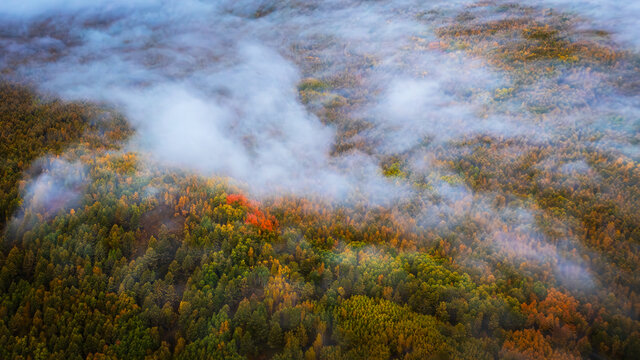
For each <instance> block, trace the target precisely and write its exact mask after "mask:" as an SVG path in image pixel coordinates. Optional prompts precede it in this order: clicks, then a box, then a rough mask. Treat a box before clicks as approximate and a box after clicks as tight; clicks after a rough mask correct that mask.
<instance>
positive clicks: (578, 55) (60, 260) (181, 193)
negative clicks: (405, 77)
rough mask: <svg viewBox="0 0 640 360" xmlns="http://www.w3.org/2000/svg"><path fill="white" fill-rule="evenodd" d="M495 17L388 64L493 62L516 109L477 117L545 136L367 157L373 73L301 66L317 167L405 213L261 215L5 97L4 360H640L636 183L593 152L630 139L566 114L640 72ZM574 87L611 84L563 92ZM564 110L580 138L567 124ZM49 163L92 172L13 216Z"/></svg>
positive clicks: (540, 17)
mask: <svg viewBox="0 0 640 360" xmlns="http://www.w3.org/2000/svg"><path fill="white" fill-rule="evenodd" d="M489 3H490V2H489ZM479 9H480V10H478V11H480V12H482V11H484V10H483V9H484V8H483V7H479ZM494 10H495V9H494ZM470 11H471V10H470ZM499 11H500V13H501V14H504V13H509V12H511V13H512V14H513V15H514V16H512V17H510V18H509V17H507V16H504V17H505V19H506V20H505V19H502V20H490V21H488V22H487V21H483V20H482V19H484V17H490V16H487V14H482V13H480V14H479V13H472V12H469V13H463V14H459V15H458V17H468V18H471V20H474V21H475V22H474V21H471V20H469V21H468V22H467V24H469V23H470V24H472V25H468V26H462V25H455V24H448V23H447V24H442V27H441V28H439V29H438V31H437V36H438V38H439V41H437V42H433V43H425V40H424V39H422V38H415V39H413V40H414V45H415V47H414V48H411V49H407V54H398V56H399V57H403V56H409V55H408V54H410V53H411V52H414V51H425V50H426V49H428V50H429V51H433V50H438V51H442V52H444V53H446V54H448V55H449V56H451V57H456V56H473V57H476V58H477V59H481V60H482V61H487V62H488V63H489V64H491V65H492V66H493V67H494V68H496V69H499V70H500V71H503V72H504V73H505V74H506V75H505V76H507V77H509V79H510V80H511V81H512V85H513V86H511V87H508V88H500V89H496V90H495V91H491V92H490V93H489V94H483V96H485V97H488V99H489V103H488V105H487V106H486V107H484V108H483V109H482V110H481V112H484V113H483V114H484V115H487V116H489V115H496V114H498V115H504V116H508V117H509V118H510V119H514V122H518V123H522V124H533V125H536V126H544V127H549V128H551V129H553V131H549V132H548V134H550V136H547V137H541V138H539V139H538V138H534V137H532V136H526V135H527V134H525V135H521V136H503V135H501V134H496V133H494V134H480V135H469V136H465V137H463V138H461V139H456V140H452V141H448V142H437V141H432V140H433V139H425V141H424V143H422V144H420V145H419V146H417V147H415V148H412V149H409V150H407V151H404V152H401V153H385V154H381V153H376V150H375V149H376V144H375V141H376V140H375V139H372V138H367V137H366V136H362V135H363V134H365V133H366V131H368V130H371V129H372V128H373V127H374V126H375V125H374V124H371V123H369V122H367V121H366V120H364V119H362V118H360V117H358V116H356V115H357V114H358V110H359V109H360V107H361V106H362V104H364V103H366V102H367V101H369V100H370V99H371V97H372V96H373V95H372V94H374V93H375V91H376V89H372V88H370V87H369V86H370V84H368V83H367V81H366V79H367V76H368V75H369V71H371V69H372V68H374V67H375V66H376V59H373V58H369V57H367V56H356V55H354V56H349V57H348V59H346V60H344V63H341V64H339V66H338V65H335V64H333V63H330V62H323V61H321V60H320V55H319V53H320V51H325V50H326V48H322V45H323V41H325V42H330V41H333V40H332V39H319V40H318V44H317V48H316V47H313V46H310V47H295V46H294V48H293V50H292V51H293V57H294V58H295V59H296V61H299V62H300V63H301V68H302V69H303V72H304V75H305V76H306V78H305V79H304V80H302V81H301V83H300V84H299V87H298V91H299V95H300V99H301V101H302V102H303V103H304V104H305V105H306V106H307V108H308V109H309V110H310V111H313V112H314V113H315V114H316V115H317V116H318V117H319V118H320V119H321V120H322V121H323V122H324V123H325V124H330V125H331V126H333V127H335V129H336V132H337V138H336V141H335V144H334V148H333V151H334V154H341V153H347V152H349V151H351V150H354V149H357V150H359V151H362V152H364V153H368V154H372V156H373V157H374V158H375V159H376V160H379V166H380V174H382V175H383V176H385V177H386V178H387V179H389V181H391V182H397V183H400V184H402V185H406V186H408V187H411V188H412V190H413V191H414V192H412V193H410V194H409V195H407V196H406V197H404V198H402V199H398V200H394V201H391V202H389V203H385V204H384V205H380V204H377V203H375V202H371V201H369V199H368V198H367V197H366V196H362V195H361V194H353V195H350V197H349V198H348V199H343V201H341V202H332V201H329V200H326V199H321V198H318V197H314V196H312V195H309V196H307V197H301V196H291V195H289V196H277V197H273V198H268V199H263V200H262V202H259V201H257V200H255V199H252V196H251V195H248V192H247V191H246V190H244V189H242V188H240V187H238V186H237V185H232V184H231V183H230V182H228V181H227V180H226V179H224V178H211V177H202V176H197V175H194V174H192V173H190V172H187V171H182V170H177V169H167V168H164V167H163V166H161V165H160V164H156V163H154V162H153V160H150V159H147V158H144V154H139V153H135V152H128V151H125V150H123V147H122V146H121V145H122V141H123V140H125V139H126V138H127V136H129V135H130V134H131V130H130V129H129V128H128V127H127V125H126V122H125V121H124V119H122V117H120V116H118V115H117V114H115V113H114V112H113V111H111V110H108V109H104V108H102V107H99V106H97V105H94V104H78V103H67V102H63V101H60V100H55V99H49V100H45V99H43V98H41V97H39V96H36V95H35V94H33V93H32V92H31V91H30V90H28V89H26V88H24V87H20V86H17V85H12V84H3V85H0V100H1V101H0V121H1V125H2V130H1V131H2V133H1V136H2V139H3V141H2V143H0V155H1V157H2V162H1V163H0V166H1V169H2V170H1V171H2V184H1V185H0V186H1V187H0V195H1V198H0V221H2V225H3V227H4V229H3V233H2V238H1V242H0V358H7V359H33V358H54V359H83V358H87V359H105V358H133V359H171V358H176V359H203V358H204V359H244V358H248V359H267V358H273V359H308V360H312V359H391V358H394V359H395V358H403V359H429V358H433V359H495V358H504V359H541V358H548V359H578V358H625V359H634V358H637V357H638V354H640V322H639V321H638V316H640V298H639V297H640V279H638V277H637V276H635V274H636V273H637V271H638V264H639V263H640V261H639V260H640V252H639V251H640V248H639V247H638V246H637V245H638V241H640V214H639V213H638V211H637V210H638V209H640V165H639V164H638V159H637V158H634V157H633V155H628V154H626V153H625V152H624V151H623V150H624V149H620V148H616V146H609V145H611V144H614V145H615V143H614V142H613V140H615V139H624V140H625V141H627V140H628V141H630V142H632V141H633V139H634V136H635V137H636V138H635V139H636V140H637V134H635V133H634V131H636V130H637V128H634V127H633V126H627V124H626V121H625V119H624V117H623V115H620V114H617V115H616V114H609V115H611V116H609V117H606V118H605V119H604V120H603V119H602V117H601V116H600V115H601V114H600V113H598V114H596V115H597V116H596V115H594V114H595V112H596V111H597V109H595V106H594V108H592V107H591V105H590V104H589V101H583V102H584V103H579V101H578V100H579V99H583V100H584V99H587V100H592V99H595V98H598V97H601V96H605V95H606V96H610V95H611V94H614V93H616V94H620V93H624V94H632V93H633V92H634V91H635V90H634V89H635V88H634V85H633V84H632V81H631V82H629V83H621V82H619V81H617V80H616V79H618V78H620V77H622V76H625V75H628V74H629V73H630V72H631V71H632V69H631V68H632V67H633V65H630V64H633V63H634V61H635V60H634V59H635V58H634V55H633V54H629V53H623V52H619V51H617V50H615V49H613V48H612V47H611V46H610V44H609V43H608V41H607V39H606V36H605V35H606V34H578V33H577V32H576V30H575V28H574V23H572V21H574V20H572V18H571V17H566V16H561V15H557V14H553V13H551V14H548V13H544V14H542V13H537V12H536V11H538V10H536V9H533V8H528V7H522V6H518V5H508V6H505V7H504V8H500V9H499ZM256 16H257V15H256ZM421 16H429V14H421ZM514 39H515V40H514ZM324 45H326V44H324ZM336 48H340V49H342V47H340V46H338V47H336ZM323 54H325V55H326V53H323ZM331 66H336V67H340V69H341V70H340V71H332V70H335V69H332V68H331ZM587 69H589V70H588V71H589V72H593V73H599V74H600V75H602V74H604V73H607V75H606V76H605V78H606V79H605V80H604V81H601V82H598V85H597V86H596V85H594V86H593V87H587V88H578V87H576V86H569V85H567V84H565V83H562V81H565V80H566V79H568V78H569V79H570V78H571V76H573V75H575V74H582V73H584V72H586V71H587ZM327 74H329V75H327ZM600 75H599V76H600ZM602 76H604V75H602ZM587 83H588V82H587ZM565 85H566V86H565ZM612 89H615V91H618V92H615V91H613V90H612ZM454 90H455V89H454ZM478 91H481V90H478ZM482 91H485V90H482ZM453 92H455V91H453ZM485 92H486V91H485ZM539 93H544V94H543V95H540V96H538V95H539ZM603 94H604V95H603ZM560 95H561V96H560ZM473 96H475V95H474V94H466V93H465V94H461V95H460V96H459V97H455V96H454V97H452V99H453V100H452V101H460V102H464V101H466V100H468V99H467V98H468V97H473ZM576 99H578V100H576ZM576 104H578V105H576ZM576 109H578V110H579V111H580V113H579V115H580V119H579V120H575V121H567V120H566V117H563V116H565V115H567V114H571V113H572V112H573V111H575V110H576ZM481 115H482V114H481ZM596 118H597V119H596ZM454 120H455V119H453V120H452V121H454ZM581 121H584V123H583V122H581ZM601 121H606V124H605V125H606V126H600V125H602V123H601ZM584 124H588V125H594V126H584ZM595 125H598V126H595ZM529 135H530V134H529ZM603 144H604V145H607V146H604V145H603ZM46 156H55V157H56V158H61V159H65V161H67V162H69V163H74V164H80V165H78V166H79V167H81V168H82V169H83V171H85V172H86V174H84V173H83V174H84V175H83V177H82V179H81V180H79V181H80V182H82V186H77V189H76V188H73V189H71V190H72V191H73V192H74V194H76V193H77V198H76V199H75V200H74V201H68V202H57V203H56V204H55V205H56V206H55V207H54V210H53V211H52V209H51V207H48V208H45V207H43V206H41V205H40V204H38V203H37V202H35V201H33V199H32V198H31V197H29V196H28V195H29V194H28V193H29V189H30V187H29V186H30V184H33V183H34V182H37V181H38V179H39V178H40V176H41V175H42V173H43V172H46V171H47V170H46V168H47V167H48V166H51V163H52V161H49V162H47V161H44V162H42V164H41V165H38V166H35V167H41V168H42V169H34V168H32V167H34V165H33V164H34V160H36V159H38V158H41V157H46ZM417 156H418V157H421V158H422V159H426V160H425V161H428V162H429V164H430V167H429V169H428V170H426V171H425V170H424V168H420V167H419V166H416V165H415V164H416V162H415V161H414V160H415V158H416V157H417ZM52 184H53V185H52V186H56V183H55V182H53V183H52ZM60 190H61V191H63V194H64V191H69V189H66V188H63V189H60ZM11 215H13V216H11Z"/></svg>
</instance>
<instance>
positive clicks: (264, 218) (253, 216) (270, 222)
mask: <svg viewBox="0 0 640 360" xmlns="http://www.w3.org/2000/svg"><path fill="white" fill-rule="evenodd" d="M227 204H228V205H238V206H242V207H245V208H247V214H246V218H245V223H247V224H250V225H253V226H256V227H257V228H259V229H260V230H264V231H274V230H275V228H276V224H277V223H276V220H275V218H274V217H273V216H270V215H269V214H268V213H267V214H265V213H264V212H263V211H262V210H260V209H259V206H260V203H258V202H256V201H249V200H248V199H247V197H246V196H244V195H242V194H229V195H227Z"/></svg>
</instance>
